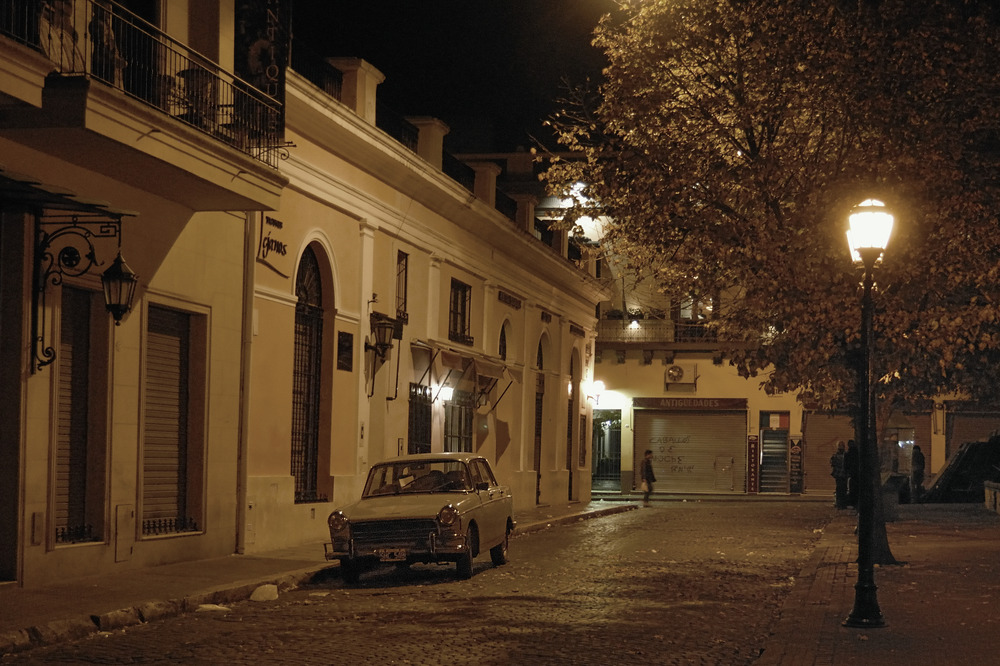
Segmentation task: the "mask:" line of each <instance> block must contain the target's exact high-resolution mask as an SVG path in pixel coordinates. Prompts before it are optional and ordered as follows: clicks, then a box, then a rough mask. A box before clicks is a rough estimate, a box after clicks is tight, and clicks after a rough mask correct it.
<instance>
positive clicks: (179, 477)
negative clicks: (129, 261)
mask: <svg viewBox="0 0 1000 666" xmlns="http://www.w3.org/2000/svg"><path fill="white" fill-rule="evenodd" d="M189 338H190V334H189V322H188V316H187V315H185V314H183V313H180V312H176V311H172V310H166V309H164V308H157V307H152V306H151V307H150V308H149V332H148V336H147V343H146V344H147V346H146V384H145V389H146V391H145V398H146V410H145V417H144V420H143V486H142V517H143V520H156V519H167V520H174V519H180V520H183V519H184V518H186V514H187V506H186V504H187V445H188V424H187V421H188V358H189V355H188V347H189V342H190V341H189Z"/></svg>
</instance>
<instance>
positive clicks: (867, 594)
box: [843, 583, 885, 629]
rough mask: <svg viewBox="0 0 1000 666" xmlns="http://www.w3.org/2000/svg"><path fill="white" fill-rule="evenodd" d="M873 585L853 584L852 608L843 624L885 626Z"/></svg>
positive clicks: (859, 626) (871, 626) (851, 625)
mask: <svg viewBox="0 0 1000 666" xmlns="http://www.w3.org/2000/svg"><path fill="white" fill-rule="evenodd" d="M877 589H878V588H876V587H875V585H866V584H862V583H858V584H856V585H855V586H854V608H853V610H851V614H850V615H848V616H847V619H845V620H844V623H843V626H845V627H855V628H860V629H878V628H880V627H884V626H885V618H884V617H882V609H880V608H879V607H878V598H877V597H876V596H875V590H877Z"/></svg>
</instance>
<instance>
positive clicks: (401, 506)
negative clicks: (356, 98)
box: [341, 493, 479, 520]
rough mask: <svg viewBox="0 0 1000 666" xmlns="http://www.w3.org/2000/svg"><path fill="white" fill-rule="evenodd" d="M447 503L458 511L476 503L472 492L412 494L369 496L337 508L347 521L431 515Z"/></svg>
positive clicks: (431, 516) (430, 516) (433, 515)
mask: <svg viewBox="0 0 1000 666" xmlns="http://www.w3.org/2000/svg"><path fill="white" fill-rule="evenodd" d="M448 504H451V505H452V506H454V507H455V508H456V509H458V511H459V512H462V511H465V510H467V509H469V508H470V507H471V506H474V505H477V504H479V498H478V497H477V496H476V495H475V494H474V493H412V494H408V495H380V496H378V497H369V498H367V499H363V500H360V501H358V502H355V503H354V504H351V505H349V506H346V507H344V508H342V509H341V511H342V512H343V513H344V515H345V516H347V519H348V520H394V519H395V520H398V519H401V518H434V517H436V516H437V514H438V512H439V511H440V510H441V509H442V507H445V506H447V505H448Z"/></svg>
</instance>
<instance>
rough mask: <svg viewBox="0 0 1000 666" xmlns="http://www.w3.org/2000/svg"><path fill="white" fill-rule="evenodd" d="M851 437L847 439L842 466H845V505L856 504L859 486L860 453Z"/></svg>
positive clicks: (854, 505)
mask: <svg viewBox="0 0 1000 666" xmlns="http://www.w3.org/2000/svg"><path fill="white" fill-rule="evenodd" d="M860 453H861V452H860V451H858V445H857V444H855V443H854V440H853V439H849V440H847V453H845V454H844V467H846V468H847V506H853V507H855V508H857V506H858V489H859V488H860V487H861V455H860Z"/></svg>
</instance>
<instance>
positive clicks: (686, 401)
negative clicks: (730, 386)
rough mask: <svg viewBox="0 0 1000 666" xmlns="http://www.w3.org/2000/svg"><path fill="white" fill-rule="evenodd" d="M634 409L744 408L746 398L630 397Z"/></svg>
mask: <svg viewBox="0 0 1000 666" xmlns="http://www.w3.org/2000/svg"><path fill="white" fill-rule="evenodd" d="M632 407H633V408H635V409H679V410H684V411H701V410H704V411H712V410H745V409H746V408H747V399H746V398H632Z"/></svg>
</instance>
